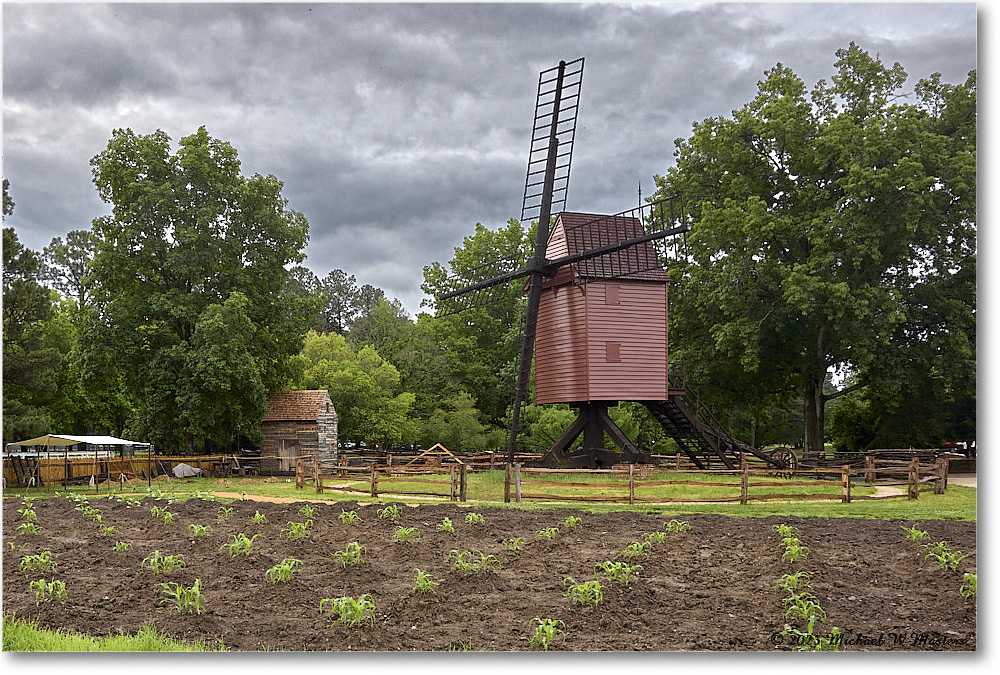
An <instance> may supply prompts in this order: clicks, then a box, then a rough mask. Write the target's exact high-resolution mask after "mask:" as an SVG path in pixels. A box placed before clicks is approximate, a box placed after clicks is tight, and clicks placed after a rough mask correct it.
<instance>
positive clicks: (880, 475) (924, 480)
mask: <svg viewBox="0 0 1000 675" xmlns="http://www.w3.org/2000/svg"><path fill="white" fill-rule="evenodd" d="M887 464H888V465H887V466H879V465H877V464H876V465H866V467H865V468H863V469H858V468H855V467H852V466H850V465H847V464H845V465H843V466H841V467H839V468H812V469H801V470H797V471H787V470H775V469H761V468H752V467H751V465H750V464H748V463H747V462H746V461H743V462H741V465H740V468H739V469H737V470H718V469H717V470H703V471H691V473H693V474H697V475H703V476H707V477H712V476H719V477H722V476H731V477H735V478H738V482H735V481H733V480H730V481H713V480H706V481H699V480H684V479H678V480H662V479H659V480H654V479H651V478H648V475H649V474H648V472H646V471H643V470H642V467H639V466H636V465H624V466H621V467H617V468H614V469H544V468H534V467H525V466H523V465H522V464H521V463H520V462H515V463H513V464H506V465H505V474H504V495H503V498H504V502H508V503H509V502H511V501H513V502H518V503H520V502H522V501H525V500H536V501H559V502H600V503H627V504H669V503H678V502H686V503H702V502H703V503H727V502H728V503H739V504H748V503H750V502H757V501H769V500H794V499H801V500H810V499H821V500H822V499H826V500H839V501H841V502H844V503H850V502H851V501H858V500H874V499H900V498H908V499H917V498H918V497H919V495H920V493H921V492H934V493H937V494H942V493H944V491H945V488H946V487H947V481H948V462H947V460H944V459H938V460H936V461H935V462H934V463H921V462H920V460H919V458H916V457H915V458H913V459H912V460H910V461H909V462H889V463H887ZM473 471H475V469H474V468H472V467H470V466H468V465H466V464H461V465H459V464H452V465H450V466H447V465H446V466H431V467H419V468H418V467H407V466H388V465H382V466H378V465H371V466H365V467H353V466H346V465H334V466H330V465H327V466H323V465H321V463H320V462H318V461H316V459H315V458H314V457H304V458H301V459H300V460H299V461H298V462H297V463H296V474H295V475H296V481H295V485H296V487H298V488H302V487H305V485H306V483H312V484H313V486H314V487H315V489H316V491H317V492H323V491H327V490H329V491H341V492H348V493H355V494H365V495H369V496H372V497H378V496H379V495H380V494H387V493H388V494H393V495H412V496H432V497H441V498H443V499H451V500H453V501H461V502H464V501H466V500H467V485H468V480H467V478H468V474H469V473H471V472H473ZM824 474H825V475H828V476H830V477H831V478H832V480H830V479H828V480H818V479H813V480H806V479H805V476H807V475H809V476H814V475H824ZM574 475H587V476H606V477H609V478H610V479H611V480H612V481H616V482H609V481H604V482H597V483H594V482H583V481H575V480H554V478H556V477H558V476H566V477H570V478H571V477H572V476H574ZM422 476H444V478H427V477H422ZM777 476H781V477H782V478H783V480H775V478H776V477H777ZM798 476H801V477H802V479H799V480H795V478H796V477H798ZM529 477H534V478H529ZM897 477H898V478H899V479H896V478H897ZM838 479H839V480H838ZM345 481H346V482H345ZM365 483H367V486H365ZM407 484H410V485H412V484H425V485H438V486H447V490H438V491H430V490H415V489H412V488H411V489H404V486H407V487H409V486H408V485H407ZM670 485H694V486H699V487H719V488H727V489H731V490H732V491H733V493H732V494H731V495H727V496H719V497H700V498H692V497H662V496H643V495H641V494H637V491H639V490H648V489H650V488H656V487H664V486H670ZM897 485H898V486H906V490H905V491H903V492H902V493H899V494H884V495H858V494H854V493H853V492H852V490H853V489H854V488H857V487H878V486H897ZM526 487H527V488H528V489H530V490H532V491H530V492H529V491H526V490H525V488H526ZM553 487H555V488H573V489H575V490H577V491H584V492H586V494H567V493H565V492H562V493H557V492H556V491H551V490H550V491H545V490H544V488H553ZM795 487H807V488H808V487H823V488H826V489H827V490H829V489H830V488H833V489H834V491H832V492H831V491H827V492H824V491H796V492H786V491H782V492H780V493H759V492H755V490H756V489H758V488H795ZM837 487H839V488H840V490H839V491H837V490H836V488H837ZM538 488H542V490H538Z"/></svg>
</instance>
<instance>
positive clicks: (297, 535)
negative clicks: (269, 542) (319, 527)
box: [281, 520, 313, 541]
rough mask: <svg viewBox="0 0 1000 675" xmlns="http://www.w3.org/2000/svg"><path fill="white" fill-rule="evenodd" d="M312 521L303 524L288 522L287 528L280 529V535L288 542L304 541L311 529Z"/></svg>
mask: <svg viewBox="0 0 1000 675" xmlns="http://www.w3.org/2000/svg"><path fill="white" fill-rule="evenodd" d="M312 524H313V521H311V520H307V521H306V522H304V523H294V522H292V521H289V522H288V527H283V528H281V533H282V534H283V535H285V536H286V537H288V540H289V541H298V540H299V539H305V538H306V537H308V536H309V528H310V527H312Z"/></svg>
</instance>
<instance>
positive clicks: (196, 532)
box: [188, 523, 212, 539]
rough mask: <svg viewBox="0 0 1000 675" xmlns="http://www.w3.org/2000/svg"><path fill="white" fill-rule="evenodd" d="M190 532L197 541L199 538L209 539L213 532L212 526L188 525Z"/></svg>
mask: <svg viewBox="0 0 1000 675" xmlns="http://www.w3.org/2000/svg"><path fill="white" fill-rule="evenodd" d="M188 531H189V532H190V533H191V536H192V537H195V538H196V539H197V538H198V537H207V536H208V535H209V534H210V533H211V532H212V526H211V525H198V524H196V523H191V524H190V525H188Z"/></svg>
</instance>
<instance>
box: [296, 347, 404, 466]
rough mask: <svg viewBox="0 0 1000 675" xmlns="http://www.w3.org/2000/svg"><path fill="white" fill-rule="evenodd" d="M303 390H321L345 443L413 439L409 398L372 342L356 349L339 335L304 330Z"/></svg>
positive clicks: (393, 442)
mask: <svg viewBox="0 0 1000 675" xmlns="http://www.w3.org/2000/svg"><path fill="white" fill-rule="evenodd" d="M299 367H300V368H301V374H300V376H299V378H298V383H299V385H300V386H301V387H302V388H303V389H326V390H327V391H329V392H330V399H331V400H332V401H333V405H334V407H335V408H336V410H337V416H338V435H339V437H340V439H341V440H342V441H345V442H363V443H373V444H376V445H381V446H390V447H391V446H393V445H398V444H400V443H412V442H413V441H414V426H413V421H412V420H411V419H410V411H411V409H412V407H413V400H414V396H413V394H412V393H410V392H405V391H401V390H400V374H399V371H398V370H397V369H396V367H395V366H393V365H392V364H391V363H389V362H388V361H386V360H385V359H383V358H382V357H381V356H380V355H379V353H378V351H376V350H375V348H374V347H372V346H371V345H362V346H361V347H359V348H355V347H354V346H353V345H352V344H351V343H350V342H348V341H347V339H346V338H345V337H344V336H343V335H339V334H337V333H316V332H315V331H309V333H308V334H307V335H306V338H305V345H304V346H303V349H302V354H301V356H300V359H299Z"/></svg>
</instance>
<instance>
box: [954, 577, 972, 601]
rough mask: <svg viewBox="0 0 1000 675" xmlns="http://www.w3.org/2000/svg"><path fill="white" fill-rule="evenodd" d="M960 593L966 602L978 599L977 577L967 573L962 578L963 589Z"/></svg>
mask: <svg viewBox="0 0 1000 675" xmlns="http://www.w3.org/2000/svg"><path fill="white" fill-rule="evenodd" d="M958 591H959V593H961V594H962V597H963V598H965V599H966V600H971V599H972V598H974V597H976V575H975V574H973V573H972V572H966V573H965V575H964V576H963V577H962V587H961V588H960V589H958Z"/></svg>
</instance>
